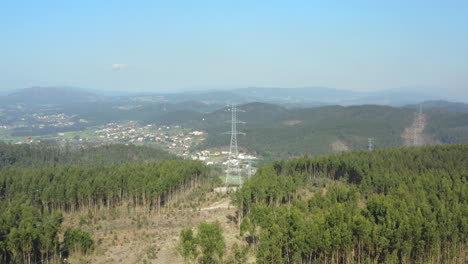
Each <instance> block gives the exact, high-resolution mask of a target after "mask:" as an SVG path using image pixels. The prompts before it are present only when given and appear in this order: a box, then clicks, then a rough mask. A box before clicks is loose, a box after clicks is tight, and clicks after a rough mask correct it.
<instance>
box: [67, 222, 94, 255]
mask: <svg viewBox="0 0 468 264" xmlns="http://www.w3.org/2000/svg"><path fill="white" fill-rule="evenodd" d="M63 243H64V247H65V248H66V249H67V250H69V251H77V250H78V251H81V252H83V253H85V254H86V253H88V252H89V251H90V250H91V247H92V246H93V240H92V239H91V235H90V234H89V233H88V232H84V231H82V230H81V229H80V228H78V227H76V228H72V229H70V230H67V232H65V236H64V242H63Z"/></svg>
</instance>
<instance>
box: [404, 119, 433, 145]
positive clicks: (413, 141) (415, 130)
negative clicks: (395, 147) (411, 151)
mask: <svg viewBox="0 0 468 264" xmlns="http://www.w3.org/2000/svg"><path fill="white" fill-rule="evenodd" d="M425 127H426V116H425V115H424V114H419V113H416V115H415V117H414V120H413V123H412V124H411V126H410V127H407V128H405V131H403V133H402V134H401V137H402V138H403V142H404V145H405V146H423V145H425V144H426V141H427V139H426V136H425V135H424V128H425Z"/></svg>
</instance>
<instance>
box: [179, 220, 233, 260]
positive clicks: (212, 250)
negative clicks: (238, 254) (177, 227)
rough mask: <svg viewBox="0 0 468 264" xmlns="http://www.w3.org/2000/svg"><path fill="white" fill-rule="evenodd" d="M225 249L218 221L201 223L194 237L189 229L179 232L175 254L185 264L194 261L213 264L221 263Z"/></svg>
mask: <svg viewBox="0 0 468 264" xmlns="http://www.w3.org/2000/svg"><path fill="white" fill-rule="evenodd" d="M225 248H226V245H225V243H224V237H223V229H222V227H221V224H220V223H219V222H218V221H215V222H213V223H207V222H201V223H200V224H199V225H198V227H197V234H196V236H194V235H193V231H192V229H191V228H186V229H184V230H182V231H181V233H180V236H179V244H178V245H177V252H178V253H179V254H180V255H181V256H182V257H184V259H185V261H186V262H188V261H189V260H194V261H197V262H198V263H202V264H215V263H222V261H223V256H224V251H225Z"/></svg>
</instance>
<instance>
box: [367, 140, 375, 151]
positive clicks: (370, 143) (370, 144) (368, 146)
mask: <svg viewBox="0 0 468 264" xmlns="http://www.w3.org/2000/svg"><path fill="white" fill-rule="evenodd" d="M367 141H368V143H369V144H368V145H367V150H369V151H372V150H373V149H374V146H373V145H372V138H368V139H367Z"/></svg>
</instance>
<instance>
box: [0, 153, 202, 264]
mask: <svg viewBox="0 0 468 264" xmlns="http://www.w3.org/2000/svg"><path fill="white" fill-rule="evenodd" d="M210 180H211V177H210V174H209V171H208V168H207V167H206V166H205V165H203V164H201V163H198V162H192V161H177V160H173V161H161V162H159V163H152V162H151V163H127V164H123V165H107V166H105V165H95V166H90V167H72V166H61V167H55V168H39V169H37V168H3V169H2V170H1V171H0V210H1V212H2V214H1V215H0V261H1V262H2V263H11V262H13V263H35V262H37V261H40V260H44V259H48V258H49V257H50V256H54V255H57V254H61V253H62V251H70V250H73V249H74V248H75V247H79V248H81V249H82V250H87V248H89V247H90V245H91V244H92V241H90V238H89V234H86V233H83V232H81V231H80V230H72V231H70V232H68V235H67V233H66V234H65V241H63V243H60V242H59V239H58V234H59V232H60V223H61V221H62V217H61V215H60V213H61V212H76V211H80V210H88V211H89V210H91V211H93V210H94V211H96V210H98V209H99V208H112V207H115V206H126V207H128V208H129V210H131V209H137V208H138V209H139V211H144V212H146V213H157V212H159V211H160V209H161V207H163V206H164V205H165V204H167V202H169V201H171V200H173V199H177V196H178V195H179V194H180V193H182V192H185V191H187V190H188V189H190V188H192V187H195V186H199V185H201V184H204V183H207V182H208V181H210ZM77 244H78V246H77Z"/></svg>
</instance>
